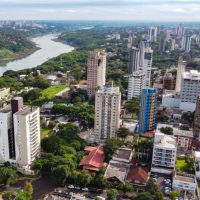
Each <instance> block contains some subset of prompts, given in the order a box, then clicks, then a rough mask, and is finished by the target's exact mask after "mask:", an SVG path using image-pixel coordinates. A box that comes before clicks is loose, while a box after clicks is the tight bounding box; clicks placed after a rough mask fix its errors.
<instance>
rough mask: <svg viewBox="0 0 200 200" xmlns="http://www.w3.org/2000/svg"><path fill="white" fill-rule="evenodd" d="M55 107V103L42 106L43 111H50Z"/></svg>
mask: <svg viewBox="0 0 200 200" xmlns="http://www.w3.org/2000/svg"><path fill="white" fill-rule="evenodd" d="M53 105H54V103H53V101H48V102H45V103H44V104H43V105H42V111H50V110H51V109H52V108H53Z"/></svg>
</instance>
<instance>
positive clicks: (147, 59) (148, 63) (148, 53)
mask: <svg viewBox="0 0 200 200" xmlns="http://www.w3.org/2000/svg"><path fill="white" fill-rule="evenodd" d="M152 59H153V49H151V48H150V47H149V48H146V49H145V52H144V63H143V67H142V71H143V72H144V74H145V82H146V83H145V86H146V88H149V87H150V86H151V67H152Z"/></svg>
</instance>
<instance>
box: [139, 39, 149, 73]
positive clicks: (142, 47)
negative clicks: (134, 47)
mask: <svg viewBox="0 0 200 200" xmlns="http://www.w3.org/2000/svg"><path fill="white" fill-rule="evenodd" d="M139 46H140V62H139V66H140V69H142V68H143V65H144V53H145V49H146V48H149V47H150V43H149V42H148V41H146V40H141V41H140V45H139Z"/></svg>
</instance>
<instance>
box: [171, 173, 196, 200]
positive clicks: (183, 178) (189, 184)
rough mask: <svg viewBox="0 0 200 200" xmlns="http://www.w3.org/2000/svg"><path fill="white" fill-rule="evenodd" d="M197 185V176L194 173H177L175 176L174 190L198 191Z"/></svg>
mask: <svg viewBox="0 0 200 200" xmlns="http://www.w3.org/2000/svg"><path fill="white" fill-rule="evenodd" d="M197 187H198V186H197V181H196V178H195V176H194V175H192V174H182V173H176V174H175V176H174V177H173V182H172V188H173V189H174V190H177V191H188V192H193V193H196V190H197ZM195 196H196V195H195ZM194 199H195V198H194Z"/></svg>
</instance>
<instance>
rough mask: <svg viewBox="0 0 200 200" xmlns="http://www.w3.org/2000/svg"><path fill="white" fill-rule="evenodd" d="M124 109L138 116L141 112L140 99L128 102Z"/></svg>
mask: <svg viewBox="0 0 200 200" xmlns="http://www.w3.org/2000/svg"><path fill="white" fill-rule="evenodd" d="M124 107H125V108H126V109H127V111H128V112H130V113H135V114H137V115H138V113H139V110H140V100H139V98H134V99H133V100H131V101H127V102H126V104H125V106H124Z"/></svg>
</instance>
